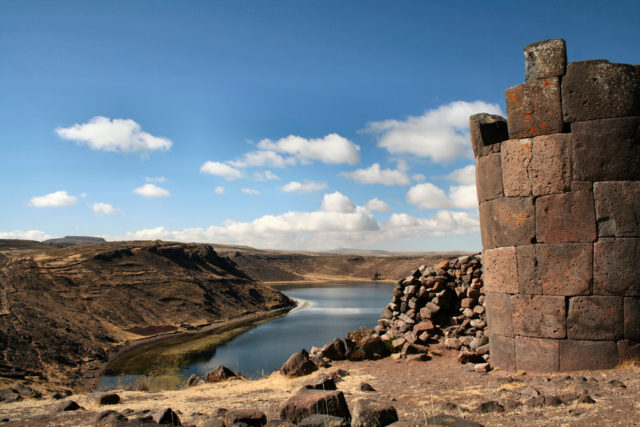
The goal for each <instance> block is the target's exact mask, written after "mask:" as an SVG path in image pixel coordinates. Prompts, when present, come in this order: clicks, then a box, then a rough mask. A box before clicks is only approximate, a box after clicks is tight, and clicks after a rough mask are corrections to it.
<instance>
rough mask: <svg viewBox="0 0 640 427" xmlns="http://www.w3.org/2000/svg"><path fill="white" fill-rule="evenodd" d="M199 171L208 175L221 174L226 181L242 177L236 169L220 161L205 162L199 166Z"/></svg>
mask: <svg viewBox="0 0 640 427" xmlns="http://www.w3.org/2000/svg"><path fill="white" fill-rule="evenodd" d="M200 172H201V173H206V174H209V175H216V176H221V177H223V178H225V179H226V180H227V181H232V180H234V179H238V178H242V172H240V171H239V170H238V169H236V168H233V167H231V166H229V165H226V164H224V163H220V162H212V161H208V162H205V163H204V164H203V165H202V166H201V167H200Z"/></svg>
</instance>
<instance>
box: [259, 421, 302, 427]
mask: <svg viewBox="0 0 640 427" xmlns="http://www.w3.org/2000/svg"><path fill="white" fill-rule="evenodd" d="M265 427H296V425H295V424H293V423H290V422H289V421H282V420H271V421H269V422H268V423H267V424H265Z"/></svg>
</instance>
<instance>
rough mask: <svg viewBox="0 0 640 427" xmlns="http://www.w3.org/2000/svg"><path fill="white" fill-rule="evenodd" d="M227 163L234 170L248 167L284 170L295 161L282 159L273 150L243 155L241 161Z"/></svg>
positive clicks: (288, 158) (291, 158)
mask: <svg viewBox="0 0 640 427" xmlns="http://www.w3.org/2000/svg"><path fill="white" fill-rule="evenodd" d="M227 163H229V164H230V165H231V166H233V167H236V168H245V167H248V166H272V167H275V168H284V167H286V166H290V165H294V164H295V163H296V159H295V158H294V157H287V158H284V157H282V156H281V155H280V154H278V153H276V152H275V151H273V150H258V151H250V152H248V153H245V154H244V156H242V159H241V160H230V161H228V162H227Z"/></svg>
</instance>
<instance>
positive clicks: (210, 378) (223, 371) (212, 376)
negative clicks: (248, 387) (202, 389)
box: [204, 355, 309, 383]
mask: <svg viewBox="0 0 640 427" xmlns="http://www.w3.org/2000/svg"><path fill="white" fill-rule="evenodd" d="M308 357H309V355H307V358H308ZM239 376H240V374H238V373H237V372H234V371H232V370H231V369H229V368H227V367H226V366H224V365H220V366H218V367H217V368H216V369H214V370H212V371H209V372H207V374H206V375H205V376H204V379H205V381H206V382H208V383H218V382H221V381H225V380H228V379H229V378H233V377H239Z"/></svg>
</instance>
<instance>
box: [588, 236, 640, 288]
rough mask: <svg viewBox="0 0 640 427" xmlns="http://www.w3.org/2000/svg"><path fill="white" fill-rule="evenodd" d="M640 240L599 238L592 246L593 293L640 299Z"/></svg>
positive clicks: (631, 238)
mask: <svg viewBox="0 0 640 427" xmlns="http://www.w3.org/2000/svg"><path fill="white" fill-rule="evenodd" d="M639 259H640V238H633V237H630V238H625V239H600V240H599V241H597V242H596V243H595V244H594V245H593V293H594V294H595V295H620V296H629V297H631V296H636V297H637V296H640V275H639V274H638V271H637V270H638V269H637V268H633V267H634V266H635V267H637V266H638V260H639Z"/></svg>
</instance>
